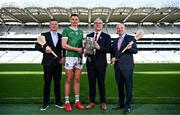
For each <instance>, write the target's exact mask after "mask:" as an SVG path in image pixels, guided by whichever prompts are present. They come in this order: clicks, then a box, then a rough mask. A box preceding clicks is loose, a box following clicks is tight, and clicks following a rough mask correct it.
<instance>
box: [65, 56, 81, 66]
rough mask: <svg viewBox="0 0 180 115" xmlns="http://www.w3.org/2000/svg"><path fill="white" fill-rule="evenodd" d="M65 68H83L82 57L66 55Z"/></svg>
mask: <svg viewBox="0 0 180 115" xmlns="http://www.w3.org/2000/svg"><path fill="white" fill-rule="evenodd" d="M64 68H65V69H74V68H78V69H82V68H83V64H82V59H81V58H79V57H66V58H65V66H64Z"/></svg>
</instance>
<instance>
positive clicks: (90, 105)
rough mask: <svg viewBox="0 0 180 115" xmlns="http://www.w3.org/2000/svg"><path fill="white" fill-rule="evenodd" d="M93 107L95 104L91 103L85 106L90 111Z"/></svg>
mask: <svg viewBox="0 0 180 115" xmlns="http://www.w3.org/2000/svg"><path fill="white" fill-rule="evenodd" d="M94 106H95V103H93V102H90V103H89V104H88V105H87V106H86V109H91V108H93V107H94Z"/></svg>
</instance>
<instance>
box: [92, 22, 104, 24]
mask: <svg viewBox="0 0 180 115" xmlns="http://www.w3.org/2000/svg"><path fill="white" fill-rule="evenodd" d="M94 24H103V23H101V22H95V23H94Z"/></svg>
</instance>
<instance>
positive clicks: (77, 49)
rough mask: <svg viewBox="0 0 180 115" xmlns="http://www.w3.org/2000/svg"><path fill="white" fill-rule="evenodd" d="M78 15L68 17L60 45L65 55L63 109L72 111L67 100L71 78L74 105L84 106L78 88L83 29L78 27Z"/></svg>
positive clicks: (79, 107) (82, 107)
mask: <svg viewBox="0 0 180 115" xmlns="http://www.w3.org/2000/svg"><path fill="white" fill-rule="evenodd" d="M78 23H79V17H78V15H77V14H72V15H71V17H70V24H71V25H70V27H67V28H65V29H64V30H63V32H62V47H63V48H64V49H66V54H65V55H66V56H65V71H66V81H65V105H64V109H65V110H66V111H68V112H71V111H72V107H71V105H70V102H69V94H70V86H71V79H72V77H74V85H73V87H74V93H75V103H74V106H75V107H76V108H78V109H80V110H82V109H84V106H83V105H82V104H81V103H80V101H79V89H80V83H79V81H80V75H81V70H82V58H81V53H82V41H83V31H82V30H80V29H78V27H77V26H78Z"/></svg>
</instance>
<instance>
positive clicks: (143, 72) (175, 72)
mask: <svg viewBox="0 0 180 115" xmlns="http://www.w3.org/2000/svg"><path fill="white" fill-rule="evenodd" d="M6 74H7V75H13V74H18V75H21V74H23V75H24V74H26V75H27V74H34V75H42V74H43V71H0V75H6ZM62 74H63V75H65V72H62ZM82 74H87V72H82ZM134 74H180V71H137V72H134Z"/></svg>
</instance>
